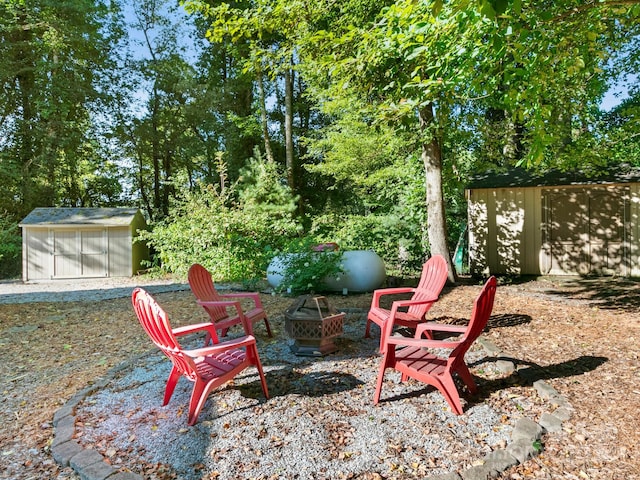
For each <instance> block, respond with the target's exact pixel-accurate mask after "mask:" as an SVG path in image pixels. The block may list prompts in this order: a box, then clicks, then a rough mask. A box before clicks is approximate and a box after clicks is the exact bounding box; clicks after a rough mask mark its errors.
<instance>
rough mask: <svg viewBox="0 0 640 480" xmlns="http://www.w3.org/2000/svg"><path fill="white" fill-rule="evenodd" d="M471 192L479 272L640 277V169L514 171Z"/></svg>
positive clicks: (472, 240)
mask: <svg viewBox="0 0 640 480" xmlns="http://www.w3.org/2000/svg"><path fill="white" fill-rule="evenodd" d="M466 193H467V200H468V222H469V268H470V271H471V272H472V273H474V274H478V275H488V274H511V275H621V276H633V277H638V276H640V229H639V222H638V218H639V216H640V171H638V170H634V169H627V170H626V171H625V172H616V173H613V174H607V175H601V176H598V177H596V178H588V177H586V176H584V175H580V174H577V173H557V172H551V173H548V174H545V175H538V176H536V175H532V174H529V173H527V172H526V171H524V170H512V171H509V172H506V173H501V174H493V173H492V174H487V175H484V176H482V177H477V178H476V179H474V181H473V182H472V183H471V184H470V185H469V187H468V189H467V192H466Z"/></svg>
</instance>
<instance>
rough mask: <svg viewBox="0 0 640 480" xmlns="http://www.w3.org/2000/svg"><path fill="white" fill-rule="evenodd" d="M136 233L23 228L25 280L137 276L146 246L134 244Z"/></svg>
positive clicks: (113, 229)
mask: <svg viewBox="0 0 640 480" xmlns="http://www.w3.org/2000/svg"><path fill="white" fill-rule="evenodd" d="M143 222H144V221H143ZM134 231H137V229H136V230H134V229H133V226H124V227H106V228H95V227H92V226H82V227H77V228H70V227H59V228H58V227H23V237H22V265H23V269H22V272H23V281H32V280H51V279H57V278H99V277H129V276H131V275H134V274H135V273H137V271H138V270H139V269H140V262H141V261H142V260H143V259H144V258H146V247H145V246H144V245H143V244H142V245H136V246H134V244H133V238H134Z"/></svg>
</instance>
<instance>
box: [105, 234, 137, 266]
mask: <svg viewBox="0 0 640 480" xmlns="http://www.w3.org/2000/svg"><path fill="white" fill-rule="evenodd" d="M131 248H132V239H131V233H130V229H129V227H125V228H110V229H109V273H110V276H112V277H129V276H131V274H132V267H131V261H132V259H131V255H132V253H131Z"/></svg>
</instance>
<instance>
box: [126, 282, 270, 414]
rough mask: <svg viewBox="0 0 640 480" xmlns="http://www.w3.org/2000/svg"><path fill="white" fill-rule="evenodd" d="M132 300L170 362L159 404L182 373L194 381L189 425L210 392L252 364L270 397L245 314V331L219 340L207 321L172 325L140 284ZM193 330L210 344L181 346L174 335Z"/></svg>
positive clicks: (266, 395)
mask: <svg viewBox="0 0 640 480" xmlns="http://www.w3.org/2000/svg"><path fill="white" fill-rule="evenodd" d="M131 301H132V303H133V309H134V310H135V312H136V316H137V317H138V320H139V321H140V324H141V325H142V326H143V328H144V329H145V331H146V332H147V334H148V335H149V337H151V340H152V341H153V343H154V344H155V345H156V346H157V347H158V348H159V349H160V350H161V351H162V353H164V354H165V355H166V356H167V357H169V359H170V360H171V362H172V363H173V366H172V368H171V373H170V374H169V379H168V380H167V386H166V388H165V392H164V399H163V401H162V405H163V406H164V405H166V404H167V403H169V400H170V399H171V395H173V391H174V390H175V387H176V384H177V383H178V380H179V379H180V377H181V376H184V377H186V378H187V379H188V380H190V381H191V382H193V391H192V392H191V400H190V401H189V417H188V419H187V423H188V424H189V425H193V424H195V423H196V421H197V419H198V414H199V413H200V410H202V406H203V405H204V403H205V401H206V400H207V397H208V396H209V393H211V391H212V390H213V389H214V388H217V387H219V386H220V385H222V384H224V383H226V382H228V381H229V380H231V379H233V378H234V377H235V376H236V375H238V374H239V373H240V372H241V371H243V370H244V369H245V368H247V367H250V366H254V367H256V368H257V369H258V373H259V374H260V382H261V383H262V391H263V392H264V396H265V397H266V398H269V391H268V390H267V382H266V379H265V376H264V372H263V370H262V364H261V363H260V357H259V356H258V349H257V347H256V339H255V338H254V337H253V335H251V323H249V322H248V321H247V320H246V319H245V318H244V317H243V319H242V324H243V327H244V330H245V333H246V335H244V336H242V337H239V338H234V339H233V340H228V341H225V342H219V341H218V336H217V333H216V329H215V326H214V325H213V324H212V323H210V322H205V323H200V324H195V325H187V326H184V327H178V328H171V325H170V324H169V318H168V317H167V314H166V313H165V312H164V310H162V308H160V306H159V305H158V304H157V302H156V301H155V300H154V299H153V297H151V295H149V294H148V293H147V292H146V291H145V290H143V289H142V288H136V289H135V290H134V291H133V295H132V297H131ZM194 332H207V333H208V335H209V336H210V338H211V339H212V340H213V345H212V346H209V347H204V348H197V349H193V350H185V349H183V348H182V346H181V345H180V343H178V340H177V337H179V336H182V335H186V334H189V333H194Z"/></svg>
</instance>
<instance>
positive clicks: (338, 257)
mask: <svg viewBox="0 0 640 480" xmlns="http://www.w3.org/2000/svg"><path fill="white" fill-rule="evenodd" d="M319 243H321V242H319V241H318V240H317V237H314V236H308V237H305V238H303V239H298V240H294V241H293V242H291V243H290V244H289V245H287V246H286V247H285V249H284V250H283V251H282V252H279V254H278V258H279V260H280V263H281V270H280V271H278V272H276V273H280V274H281V275H282V277H283V278H282V281H281V283H280V285H279V286H278V290H279V291H281V292H287V293H288V294H291V295H299V294H301V293H312V292H323V291H325V290H327V285H326V284H325V280H326V279H327V278H336V279H338V278H339V277H340V275H341V274H342V272H343V271H344V270H343V268H342V253H341V252H340V251H331V250H323V251H317V250H315V249H314V247H315V246H317V245H318V244H319Z"/></svg>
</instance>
